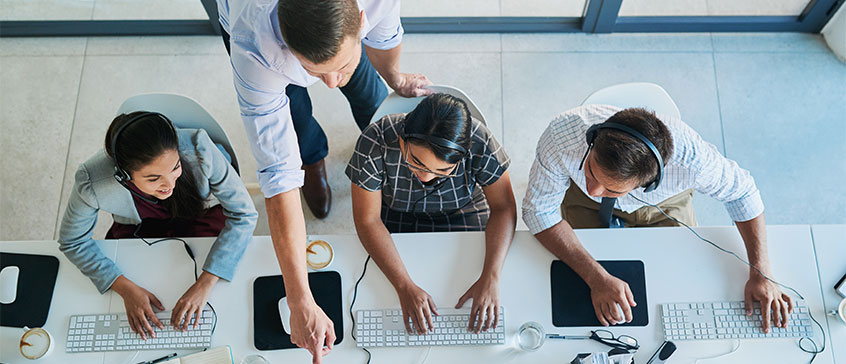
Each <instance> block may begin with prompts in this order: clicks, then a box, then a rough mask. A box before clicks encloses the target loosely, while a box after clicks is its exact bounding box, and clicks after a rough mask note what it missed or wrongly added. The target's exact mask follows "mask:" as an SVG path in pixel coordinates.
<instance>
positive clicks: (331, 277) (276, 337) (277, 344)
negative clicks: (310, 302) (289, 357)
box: [253, 272, 344, 350]
mask: <svg viewBox="0 0 846 364" xmlns="http://www.w3.org/2000/svg"><path fill="white" fill-rule="evenodd" d="M308 285H309V287H310V288H311V294H312V295H314V300H315V301H316V302H317V305H318V306H320V308H322V309H323V312H325V313H326V315H327V316H329V319H331V320H332V323H334V325H335V337H336V339H335V345H338V344H340V343H341V341H342V340H343V339H344V315H343V311H342V308H341V275H340V274H338V272H315V273H309V274H308ZM284 296H285V282H284V281H283V280H282V276H281V275H280V276H264V277H258V278H256V280H255V281H254V282H253V334H254V335H253V343H254V344H255V346H256V349H258V350H277V349H291V348H296V347H297V346H296V345H294V344H293V343H292V342H291V335H288V333H286V332H285V330H284V329H283V328H282V318H280V317H279V300H280V299H282V297H284Z"/></svg>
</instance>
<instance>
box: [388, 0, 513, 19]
mask: <svg viewBox="0 0 846 364" xmlns="http://www.w3.org/2000/svg"><path fill="white" fill-rule="evenodd" d="M400 7H401V9H400V16H403V17H418V16H420V17H428V16H435V17H448V16H499V15H500V12H499V0H465V1H453V0H426V1H403V2H401V3H400Z"/></svg>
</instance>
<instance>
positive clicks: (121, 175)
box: [109, 111, 176, 204]
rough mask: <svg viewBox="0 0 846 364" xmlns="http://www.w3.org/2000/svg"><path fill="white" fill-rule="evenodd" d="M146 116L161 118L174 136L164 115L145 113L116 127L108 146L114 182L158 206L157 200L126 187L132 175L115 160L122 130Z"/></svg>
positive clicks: (170, 124) (173, 129)
mask: <svg viewBox="0 0 846 364" xmlns="http://www.w3.org/2000/svg"><path fill="white" fill-rule="evenodd" d="M148 116H158V117H160V118H162V120H164V121H165V122H166V123H167V125H168V126H170V129H171V130H172V131H173V132H174V134H175V133H176V129H175V128H174V127H173V123H171V122H170V120H169V119H168V118H167V117H165V116H164V115H162V114H160V113H157V112H151V111H145V112H142V113H141V114H138V115H136V116H135V117H133V118H132V119H129V121H127V122H125V123H123V125H121V126H120V127H118V128H117V130H115V132H114V134H112V140H111V142H110V143H109V145H111V147H112V149H111V150H112V161H114V162H115V174H114V176H115V180H116V181H117V182H118V183H120V184H121V185H122V186H123V187H125V188H126V189H127V190H129V192H130V193H132V194H133V195H135V196H137V197H138V198H140V199H142V200H144V201H147V202H150V203H154V204H158V203H159V200H158V199H155V200H152V199H150V198H147V197H145V196H142V195H141V194H139V193H136V192H135V191H133V190H132V189H131V188H129V186H127V184H126V182H128V181H130V180H132V175H131V174H129V172H127V171H126V170H125V169H123V168H122V167H121V166H120V164H118V160H117V139H118V136H120V133H121V132H123V130H124V129H126V128H127V127H128V126H129V125H131V124H132V123H134V122H136V121H138V120H141V119H143V118H146V117H148Z"/></svg>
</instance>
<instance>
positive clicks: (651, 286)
mask: <svg viewBox="0 0 846 364" xmlns="http://www.w3.org/2000/svg"><path fill="white" fill-rule="evenodd" d="M698 231H699V232H700V233H701V234H703V235H704V236H705V237H706V238H709V239H712V240H713V241H715V242H717V243H719V244H721V245H722V246H724V247H726V248H729V249H732V250H735V251H738V252H740V253H742V252H743V251H744V249H743V244H742V241H741V240H740V237H739V235H738V233H737V231H736V229H734V228H733V227H720V228H699V229H698ZM578 235H579V237H580V239H581V240H582V241H583V242H584V243H585V245H586V247H587V249H588V250H589V251H590V252H591V254H593V256H594V257H596V258H597V259H601V260H610V259H640V260H642V261H643V262H644V264H645V269H646V280H647V283H646V284H647V291H648V293H647V296H648V300H649V302H648V306H649V314H650V318H649V321H650V325H649V326H647V327H640V328H612V329H611V330H612V331H613V332H614V333H615V334H629V335H632V336H634V337H636V338H637V339H638V340H639V342H640V344H641V350H640V352H639V353H638V354H637V356H636V361H637V362H638V363H644V362H646V360H647V359H648V357H649V356H650V355H651V354H652V352H653V351H654V350H655V349H656V348H657V347H658V345H659V344H660V343H661V342H662V341H663V336H662V334H661V332H662V331H661V330H662V328H661V324H660V316H659V314H660V312H659V309H658V305H659V304H661V303H671V302H686V301H715V300H729V299H731V300H741V299H742V298H743V286H744V284H745V282H746V277H747V268H746V267H745V266H743V265H742V264H741V263H739V262H737V261H735V260H734V258H732V257H730V256H728V255H725V254H723V253H720V252H719V251H717V250H715V249H714V248H712V247H710V246H708V245H706V244H705V243H703V242H701V241H699V240H698V239H696V238H695V237H694V236H693V235H691V234H690V233H689V232H688V231H686V230H684V229H675V228H670V229H668V228H663V229H624V230H583V231H579V232H578ZM768 236H769V245H770V259H771V261H772V264H773V267H774V270H775V275H776V279H778V280H780V281H782V282H783V283H785V284H787V285H791V286H794V287H795V288H797V289H798V290H799V291H800V292H801V293H802V294H803V295H804V296H805V297H806V299H807V303H808V305H809V306H810V307H811V309H812V311H813V313H814V315H815V316H816V317H818V318H822V317H823V315H824V308H823V303H822V296H821V294H820V292H821V290H820V289H821V288H820V283H819V279H818V276H817V270H816V260H815V256H814V249H813V245H812V241H811V232H810V227H809V226H770V227H768ZM312 238H321V239H324V240H326V241H329V242H330V243H331V244H332V245H333V247H334V248H335V261H334V262H333V263H332V266H331V267H330V269H332V270H337V271H338V272H339V273H340V274H341V276H342V284H343V299H344V303H343V307H344V311H345V313H346V312H347V311H348V308H349V303H350V300H351V298H352V291H353V284H354V283H355V279H357V278H358V276H359V275H360V273H361V269H362V265H363V263H364V259H365V257H366V255H365V252H364V250H363V249H362V247H361V244H360V243H359V242H358V239H357V238H356V236H354V235H341V236H313V237H312ZM394 239H395V241H396V242H397V246H398V250H399V252H400V255H401V256H402V257H403V258H404V262H405V264H406V266H407V268H408V271H409V273H410V274H411V276H412V277H413V278H414V280H415V281H416V282H417V284H418V285H420V286H421V287H422V288H424V289H426V290H427V291H428V292H429V293H430V294H431V295H432V297H433V298H434V300H435V302H436V303H437V304H438V306H442V307H444V306H454V305H455V303H456V301H457V300H458V297H459V296H460V295H461V294H463V293H464V291H465V290H466V289H467V288H468V287H469V286H470V284H471V283H472V282H473V281H475V279H476V278H477V276H478V274H479V272H480V271H481V267H482V261H483V253H482V252H483V250H484V236H483V234H482V233H439V234H401V235H396V236H395V237H394ZM210 243H211V239H189V244H191V246H192V247H193V249H194V251H195V253H196V254H197V260H198V262H200V264H202V262H203V260H204V259H205V256H206V254H207V251H208V248H209V246H210ZM27 244H31V243H27ZM52 244H55V242H53V243H52ZM32 246H36V245H32ZM52 246H53V249H55V245H52ZM10 247H15V249H12V248H10ZM20 247H21V245H8V244H0V249H2V250H3V251H27V252H33V253H37V252H38V251H34V250H25V249H22V248H20ZM272 251H273V250H272V249H271V243H270V239H269V237H256V238H255V239H254V241H253V243H252V244H251V245H250V247H249V249H248V250H247V252H246V253H245V255H244V257H243V259H242V261H241V263H240V264H239V266H238V271H237V273H236V278H235V281H234V282H231V283H229V282H221V283H219V284H218V285H217V286H216V287H215V289H214V291H213V292H212V294H211V296H210V301H211V302H212V303H213V304H214V307H215V308H216V309H217V312H218V317H219V319H218V325H217V330H216V332H215V336H214V338H213V345H215V346H216V345H231V346H232V349H233V351H234V353H235V356H236V362H238V361H239V360H240V359H241V358H243V357H244V356H246V355H249V354H262V355H264V356H265V357H266V358H268V359H269V360H270V361H271V362H272V363H280V362H291V363H308V362H310V358H309V355H308V353H307V352H306V351H305V350H303V349H293V350H279V351H269V352H259V351H257V350H256V349H255V348H254V347H253V329H252V326H253V325H252V282H253V280H254V279H255V278H256V277H258V276H263V275H274V274H278V273H279V268H278V266H277V263H276V258H275V256H274V255H273V253H272ZM41 252H42V253H43V252H44V251H41ZM50 253H51V254H52V255H57V254H58V255H61V254H59V253H58V251H57V250H53V251H51V252H50ZM741 255H744V256H745V254H741ZM116 257H117V258H116V259H117V263H118V265H119V266H120V267H121V268H122V269H123V270H124V272H125V273H126V274H127V276H129V277H130V278H131V279H133V280H134V281H136V282H137V283H139V284H141V285H142V286H144V287H146V288H147V289H149V290H150V291H152V292H153V293H155V294H156V295H157V296H158V297H159V298H160V299H161V300H162V302H163V303H164V305H165V306H166V307H168V308H170V307H172V305H173V304H174V302H175V301H176V300H177V299H178V298H179V296H180V295H181V294H182V292H183V291H184V290H185V289H186V288H187V287H188V285H190V283H191V282H192V281H193V275H192V274H191V272H190V269H191V265H190V260H189V259H188V258H187V256H186V255H185V252H184V249H183V248H182V246H181V243H178V242H165V243H161V244H158V245H156V246H153V247H147V246H146V245H145V244H144V243H142V242H140V241H121V242H120V243H119V247H118V249H117V252H116ZM553 259H554V257H553V256H552V255H551V254H550V253H548V252H547V251H546V250H545V249H544V248H543V247H542V246H541V245H540V244H539V243H538V242H537V241H536V240H535V239H534V238H533V237H532V236H531V235H530V234H528V233H526V232H519V233H517V235H516V237H515V241H514V244H513V246H512V248H511V251H510V252H509V255H508V258H507V260H506V263H505V267H504V271H503V274H502V282H501V287H500V295H501V302H502V304H503V305H504V306H505V310H506V334H507V337H508V344H507V345H505V346H490V347H472V348H461V347H446V348H433V349H431V351H430V353H429V356H428V359H427V363H481V362H484V363H525V362H531V363H556V364H559V363H563V362H569V360H571V359H572V358H573V357H574V356H575V355H576V354H577V353H579V352H588V351H606V350H608V348H607V347H605V346H603V345H601V344H599V343H596V342H592V341H588V342H586V341H561V340H551V341H547V342H546V344H545V345H544V346H543V348H541V350H539V351H537V352H534V353H522V352H517V351H515V350H514V349H512V344H513V335H514V333H515V332H516V329H517V327H519V326H520V325H521V324H522V323H523V322H526V321H529V320H533V321H537V322H540V323H541V324H542V325H544V327H545V328H546V329H547V331H548V332H556V333H561V334H567V335H585V334H587V333H588V332H589V328H567V329H559V328H554V327H553V326H552V315H551V311H550V307H549V305H550V287H549V267H550V263H551V262H552V260H553ZM74 270H75V267H73V266H72V265H70V264H69V263H68V262H67V261H66V260H63V261H62V270H61V272H60V275H62V276H65V275H70V276H74V275H75V276H76V278H73V277H71V278H73V279H74V282H76V283H74V284H73V285H74V286H75V287H76V288H74V289H65V288H63V287H62V286H61V285H60V286H59V287H60V288H58V291H57V294H56V296H54V297H57V298H56V299H54V307H56V306H64V305H65V302H68V301H72V302H77V303H78V302H79V301H80V300H90V301H91V302H94V301H97V302H99V305H96V306H95V305H91V306H89V305H81V304H75V305H74V306H73V308H69V307H68V308H65V307H63V308H61V309H56V308H53V310H54V311H53V312H51V315H50V318H49V320H48V325H47V328H48V329H49V330H50V331H51V332H52V333H54V334H56V337H57V340H58V341H59V343H58V344H59V346H58V347H57V348H56V351H54V352H53V354H52V355H51V356H50V357H49V358H48V360H44V361H42V362H44V363H67V362H83V361H84V362H100V360H99V359H97V358H96V357H94V356H92V357H90V360H89V358H87V357H85V358H83V357H82V356H79V354H73V355H70V354H65V353H64V351H63V350H62V348H63V347H64V340H65V337H64V331H65V330H66V329H67V317H68V316H69V315H70V314H77V313H97V312H121V311H122V310H123V304H122V301H121V299H120V297H118V296H117V295H115V294H112V293H109V294H107V295H105V296H100V295H98V294H97V293H96V291H95V290H94V288H93V286H92V285H91V284H90V283H89V282H88V281H87V280H86V279H84V278H80V277H82V275H81V274H80V273H79V272H74ZM71 278H67V277H65V278H62V277H60V280H59V282H63V283H64V282H68V281H69V280H70V279H71ZM161 282H167V284H161ZM79 286H84V287H79ZM99 297H105V298H107V299H110V300H111V302H110V304H103V303H102V302H101V301H102V300H101V299H100V298H99ZM57 300H59V301H57ZM57 302H62V304H61V305H59V304H57ZM389 307H399V300H398V299H397V297H396V294H395V292H394V290H393V288H392V287H391V286H390V284H389V283H388V281H387V279H386V278H385V277H384V275H383V274H382V273H381V271H380V270H379V269H378V267H377V266H376V265H375V264H374V263H373V262H371V263H370V266H369V267H368V271H367V274H366V276H365V278H364V280H363V281H362V283H361V286H360V287H359V297H358V300H357V302H356V307H355V308H356V309H359V308H389ZM350 325H351V322H350V319H349V317H345V320H344V341H343V342H342V343H341V344H340V345H338V346H336V347H335V350H334V351H333V352H332V353H331V354H330V355H329V356H327V357H326V358H325V363H364V360H365V358H366V354H365V353H364V352H363V351H361V350H359V349H357V348H356V347H355V343H354V342H353V341H352V338H351V337H350V336H349V331H350ZM9 330H12V331H9ZM12 332H14V334H15V335H17V334H18V332H17V331H15V330H14V329H9V328H3V329H2V331H0V333H2V334H3V336H2V338H0V340H2V342H3V346H2V348H4V350H3V353H2V354H0V359H2V360H3V361H4V362H12V363H16V362H20V359H19V354H16V353H13V355H9V354H7V352H6V350H5V348H7V347H14V345H15V344H16V339H15V340H11V338H9V337H8V336H7V333H12ZM817 336H818V337H819V334H817ZM9 341H13V343H12V344H9V343H8V342H9ZM677 345H678V347H679V350H678V351H677V353H676V354H675V355H674V357H673V359H672V360H671V362H677V363H689V362H691V361H692V360H693V359H695V358H700V357H710V356H713V355H718V354H721V353H724V352H727V351H729V350H730V349H731V346H732V341H702V342H678V343H677ZM425 351H426V349H422V348H379V349H373V350H372V352H373V359H372V361H371V363H373V364H378V363H417V362H419V361H420V360H421V359H422V355H424V353H425ZM170 352H173V350H168V351H149V352H142V354H141V355H139V356H138V358H136V359H135V360H134V361H132V362H131V364H134V363H136V362H138V361H141V360H146V359H151V358H155V357H158V356H162V355H164V354H166V353H170ZM180 353H182V352H180ZM831 353H832V351H831V350H826V353H824V354H821V355H820V356H819V357H818V358H817V360H816V361H815V363H832V362H833V355H832V354H831ZM100 355H102V357H103V360H102V361H103V362H105V363H117V364H122V363H126V362H127V361H128V360H129V359H130V358H131V357H132V356H133V355H134V352H112V353H106V354H100ZM7 356H8V357H7ZM809 358H810V356H809V355H808V354H805V353H803V352H801V351H800V350H799V349H798V348H797V347H796V340H792V339H778V340H744V341H742V343H741V347H740V349H739V350H738V351H737V352H736V353H735V354H733V355H732V356H728V357H724V358H722V359H721V360H722V362H731V363H737V362H772V363H776V362H778V363H801V362H806V361H807V360H808V359H809ZM715 362H721V361H720V360H714V361H711V363H715Z"/></svg>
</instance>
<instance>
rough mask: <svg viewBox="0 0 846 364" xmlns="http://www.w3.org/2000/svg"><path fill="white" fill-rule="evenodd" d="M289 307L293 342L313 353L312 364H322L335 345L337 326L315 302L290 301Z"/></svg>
mask: <svg viewBox="0 0 846 364" xmlns="http://www.w3.org/2000/svg"><path fill="white" fill-rule="evenodd" d="M288 307H289V308H290V310H291V328H290V330H291V342H292V343H293V344H294V345H297V346H299V347H301V348H304V349H306V350H308V351H309V352H310V353H311V357H312V359H311V362H312V364H320V362H321V360H322V358H323V356H325V355H328V354H329V352H330V351H332V347H333V346H334V345H335V325H334V324H333V323H332V320H330V319H329V317H328V316H326V313H324V312H323V309H321V308H320V306H318V305H317V303H315V302H314V300H308V301H306V302H305V303H302V304H300V303H296V302H294V301H292V300H289V301H288ZM324 344H325V346H326V347H324Z"/></svg>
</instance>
